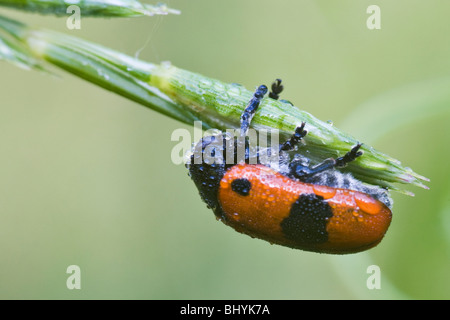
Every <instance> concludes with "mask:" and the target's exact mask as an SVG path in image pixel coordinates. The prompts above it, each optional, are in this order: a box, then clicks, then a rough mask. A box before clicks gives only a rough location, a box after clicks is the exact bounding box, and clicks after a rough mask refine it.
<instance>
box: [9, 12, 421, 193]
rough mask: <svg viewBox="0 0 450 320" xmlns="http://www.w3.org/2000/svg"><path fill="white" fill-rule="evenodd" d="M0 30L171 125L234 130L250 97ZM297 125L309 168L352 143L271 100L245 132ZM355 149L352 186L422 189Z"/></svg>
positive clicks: (50, 37) (384, 161)
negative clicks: (356, 180)
mask: <svg viewBox="0 0 450 320" xmlns="http://www.w3.org/2000/svg"><path fill="white" fill-rule="evenodd" d="M0 28H3V29H4V30H5V31H6V32H8V33H10V34H11V35H12V36H13V37H14V38H16V39H18V40H19V41H20V42H21V43H22V44H23V45H24V46H25V47H26V48H27V50H29V51H30V52H31V53H32V54H33V55H34V56H36V57H38V58H39V59H42V60H46V61H48V62H50V63H52V64H54V65H57V66H59V67H60V68H62V69H64V70H66V71H68V72H71V73H73V74H75V75H77V76H79V77H81V78H83V79H86V80H88V81H90V82H92V83H95V84H97V85H99V86H101V87H103V88H105V89H108V90H111V91H113V92H115V93H118V94H120V95H122V96H124V97H127V98H129V99H131V100H134V101H136V102H138V103H140V104H142V105H145V106H147V107H149V108H152V109H154V110H156V111H158V112H160V113H163V114H165V115H167V116H169V117H172V118H174V119H176V120H178V121H181V122H184V123H187V124H191V125H192V124H193V122H194V121H196V120H200V121H202V123H203V127H204V128H205V129H206V128H217V129H219V130H226V129H229V128H238V127H239V124H240V115H241V113H242V111H243V110H244V108H245V107H246V105H247V103H248V101H249V100H250V98H251V97H252V94H253V92H252V91H250V90H247V89H246V88H244V87H243V86H239V85H236V84H228V83H224V82H222V81H219V80H216V79H212V78H209V77H206V76H203V75H200V74H197V73H194V72H190V71H187V70H183V69H180V68H177V67H175V66H173V65H171V64H170V63H162V64H160V65H157V64H153V63H149V62H144V61H140V60H138V59H134V58H132V57H129V56H126V55H124V54H122V53H119V52H117V51H114V50H111V49H108V48H105V47H102V46H99V45H96V44H93V43H90V42H87V41H84V40H82V39H79V38H76V37H70V36H67V35H64V34H60V33H55V32H51V31H46V30H40V29H31V28H28V27H27V26H25V25H23V24H21V23H19V22H16V21H13V20H10V19H7V18H4V17H0ZM257 85H259V83H258V84H257ZM302 121H305V122H306V123H307V125H306V129H307V130H308V135H307V136H306V137H305V141H306V143H307V144H308V150H307V151H304V150H301V149H302V148H300V150H299V152H304V153H305V152H307V155H308V157H309V158H311V159H312V161H313V162H314V161H315V162H319V161H321V160H323V159H325V158H327V157H337V156H340V155H343V154H344V153H345V152H347V151H348V150H350V149H351V148H352V147H353V146H354V145H355V144H357V143H358V142H359V141H358V140H357V139H355V138H354V137H352V136H350V135H349V134H347V133H345V132H343V131H341V130H339V129H338V128H336V127H334V126H332V125H331V124H329V123H327V122H324V121H321V120H319V119H317V118H315V117H314V116H313V115H311V114H309V113H307V112H305V111H303V110H300V109H298V108H296V107H294V106H292V105H290V104H288V103H285V102H282V101H279V100H273V99H271V98H265V99H263V101H262V103H261V106H260V107H259V109H258V111H257V112H256V114H255V116H254V118H253V120H252V126H253V127H254V128H255V129H257V130H261V129H277V130H279V131H280V134H281V136H282V137H284V138H285V137H288V136H290V135H291V134H292V132H294V130H295V128H296V127H297V126H298V125H300V123H301V122H302ZM361 149H362V150H363V151H364V156H363V157H360V158H358V159H357V160H356V161H354V162H352V163H351V164H350V165H349V166H348V167H347V168H346V170H347V171H349V172H352V173H353V174H354V175H355V176H356V177H357V178H359V179H361V180H362V181H365V182H367V183H370V184H375V185H379V186H382V187H389V188H391V189H394V190H399V191H404V190H403V189H400V188H399V187H397V186H396V185H394V184H396V183H400V184H412V185H416V186H419V187H424V188H426V187H425V186H424V184H423V183H422V181H426V180H427V179H426V178H425V177H423V176H421V175H419V174H417V173H415V172H414V171H413V170H411V169H410V168H408V167H404V166H402V165H401V163H400V161H398V160H396V159H394V158H392V157H390V156H388V155H386V154H384V153H382V152H380V151H377V150H375V149H374V148H372V147H371V146H370V145H368V144H363V146H362V148H361ZM404 192H407V191H404Z"/></svg>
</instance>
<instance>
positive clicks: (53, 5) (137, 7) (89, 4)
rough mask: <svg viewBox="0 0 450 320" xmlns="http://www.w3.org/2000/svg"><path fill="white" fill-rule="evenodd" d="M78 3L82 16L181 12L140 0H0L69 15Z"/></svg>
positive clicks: (31, 9) (0, 3)
mask: <svg viewBox="0 0 450 320" xmlns="http://www.w3.org/2000/svg"><path fill="white" fill-rule="evenodd" d="M72 4H73V5H77V6H78V7H79V8H80V10H81V16H85V17H87V16H90V17H138V16H153V15H166V14H180V11H178V10H175V9H171V8H169V7H167V5H165V4H162V3H161V4H157V5H151V4H142V3H141V2H140V1H138V0H84V1H63V0H0V6H4V7H9V8H14V9H19V10H24V11H29V12H37V13H41V14H53V15H57V16H67V7H69V6H70V5H72Z"/></svg>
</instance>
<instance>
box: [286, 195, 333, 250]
mask: <svg viewBox="0 0 450 320" xmlns="http://www.w3.org/2000/svg"><path fill="white" fill-rule="evenodd" d="M332 216H333V212H332V210H331V207H330V206H329V204H328V203H327V202H326V201H324V200H323V197H321V196H318V195H315V194H302V195H300V197H299V198H298V199H297V201H295V203H294V204H293V205H292V208H291V212H290V214H289V216H288V217H287V218H285V219H284V220H283V221H282V222H281V228H282V230H283V233H284V235H285V237H286V238H287V239H290V240H294V241H296V242H297V243H299V244H301V243H324V242H327V240H328V233H327V229H326V228H327V223H328V220H329V219H330V218H331V217H332Z"/></svg>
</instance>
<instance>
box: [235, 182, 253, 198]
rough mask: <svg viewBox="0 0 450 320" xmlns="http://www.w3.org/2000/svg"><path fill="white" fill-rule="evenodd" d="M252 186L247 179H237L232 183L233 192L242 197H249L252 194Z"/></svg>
mask: <svg viewBox="0 0 450 320" xmlns="http://www.w3.org/2000/svg"><path fill="white" fill-rule="evenodd" d="M251 188H252V184H251V183H250V181H248V180H247V179H244V178H242V179H236V180H233V181H232V182H231V190H233V191H234V192H236V193H238V194H240V195H241V196H248V195H249V194H250V189H251Z"/></svg>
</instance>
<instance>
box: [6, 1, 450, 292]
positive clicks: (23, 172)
mask: <svg viewBox="0 0 450 320" xmlns="http://www.w3.org/2000/svg"><path fill="white" fill-rule="evenodd" d="M166 3H167V4H168V5H169V6H171V7H173V8H176V9H180V10H181V11H182V14H181V15H180V16H175V15H171V16H165V17H160V16H158V17H147V18H135V19H99V20H97V19H92V18H91V19H88V18H86V19H83V20H82V29H81V30H72V31H71V30H68V29H67V28H66V25H65V19H64V18H59V19H58V18H54V17H44V16H40V15H34V14H22V13H18V12H16V11H13V10H6V9H0V13H1V14H6V15H8V16H10V17H13V18H17V19H19V20H21V21H23V22H26V23H27V24H29V25H34V26H42V27H48V28H50V29H54V30H59V31H62V32H66V33H68V34H72V35H75V36H78V37H81V38H84V39H88V40H91V41H94V42H97V43H100V44H103V45H106V46H108V47H112V48H114V49H117V50H119V51H122V52H124V53H127V54H130V55H135V54H136V53H137V52H139V57H140V58H141V59H144V60H148V61H151V62H157V63H159V62H161V61H166V60H169V61H171V62H172V63H173V64H174V65H176V66H178V67H181V68H184V69H187V70H190V71H195V72H199V73H202V74H204V75H206V76H210V77H213V78H217V79H220V80H223V81H227V82H238V83H241V84H243V85H245V86H246V87H247V88H249V89H252V88H254V87H255V86H257V85H259V84H261V83H266V84H268V83H270V82H271V81H272V80H273V79H275V78H276V77H280V78H282V79H283V81H284V83H285V92H284V95H283V98H286V99H288V100H290V101H292V102H293V103H294V104H295V105H296V106H298V107H301V108H303V109H304V110H306V111H308V112H311V113H313V114H314V115H315V116H316V117H318V118H320V119H322V120H333V122H334V124H335V126H337V127H339V128H341V129H343V130H344V131H347V132H349V133H350V134H352V135H353V136H355V137H357V138H358V139H359V140H361V141H363V142H365V143H369V144H372V145H373V146H374V147H375V148H377V149H379V150H381V151H383V152H385V153H388V154H389V155H391V156H393V157H395V158H398V159H400V160H401V161H402V163H403V164H404V165H406V166H410V167H412V168H413V169H414V170H415V171H416V172H418V173H420V174H422V175H425V176H426V177H428V178H430V179H431V182H430V183H429V184H428V185H429V186H430V188H431V189H430V190H421V189H418V188H413V189H411V191H413V192H414V193H415V194H416V196H415V197H408V196H405V195H401V194H393V197H394V200H395V204H394V211H393V214H394V216H393V221H392V225H391V227H390V229H389V231H388V233H387V235H386V237H385V239H384V240H383V241H382V242H381V244H380V245H379V246H378V247H376V248H374V249H372V250H370V251H368V252H365V253H360V254H355V255H348V256H331V255H322V254H315V253H308V252H302V251H298V250H292V249H288V248H285V247H280V246H275V245H273V246H272V245H270V244H268V243H266V242H264V241H261V240H255V239H251V238H249V237H247V236H244V235H241V234H238V233H236V232H235V231H234V230H232V229H231V228H228V227H226V226H224V225H223V224H222V223H220V222H217V221H216V220H215V218H214V216H213V213H212V212H211V211H210V210H208V209H207V208H206V206H205V205H204V204H203V203H202V201H201V200H200V197H199V196H198V194H197V190H196V189H195V187H194V185H193V183H192V182H191V181H190V179H189V177H188V176H187V171H186V169H185V168H184V166H183V165H174V164H173V163H172V162H171V158H170V154H171V149H172V148H173V146H174V145H175V144H176V142H172V141H171V139H170V137H171V133H172V132H173V130H175V129H177V128H180V127H181V128H187V129H189V130H191V128H190V127H188V126H184V125H180V123H177V122H176V121H174V120H172V119H169V118H166V117H164V116H163V115H160V114H157V113H156V112H154V111H151V110H148V109H146V108H144V107H142V106H139V105H137V104H135V103H133V102H130V101H127V100H125V99H124V98H122V97H119V96H117V95H115V94H113V93H110V92H108V91H105V90H103V89H100V88H98V87H96V86H94V85H92V84H90V83H87V82H85V81H83V80H80V79H78V78H76V77H74V76H72V75H69V74H67V73H65V72H63V71H60V70H56V69H55V71H57V73H58V74H59V75H60V77H53V76H47V75H43V74H40V73H38V72H27V71H24V70H21V69H18V68H16V67H15V66H12V65H9V64H7V63H5V62H1V63H0V92H1V103H0V115H1V116H0V154H1V157H0V217H1V223H0V255H1V256H0V298H2V299H110V298H114V299H372V298H373V299H379V298H380V299H395V298H406V299H409V298H411V299H419V298H420V299H432V298H437V299H448V298H450V277H449V276H448V273H449V271H450V270H449V266H450V182H449V177H450V174H449V173H450V169H449V165H448V157H449V156H450V148H449V142H450V126H449V125H448V124H449V122H450V90H449V89H450V59H449V57H450V39H449V34H450V24H449V23H448V16H449V14H450V2H447V1H442V0H431V1H422V0H417V1H412V0H408V1H406V0H403V1H387V0H377V1H363V0H360V1H354V0H340V1H325V0H322V1H312V0H308V1H307V0H302V1H293V0H291V1H284V0H282V1H276V2H274V1H266V0H258V1H256V0H245V1H242V0H239V1H238V0H227V1H207V0H189V1H181V0H171V1H168V2H166ZM371 4H377V5H379V6H380V8H381V30H369V29H368V28H367V27H366V20H367V18H368V17H369V14H367V13H366V9H367V7H368V6H369V5H371ZM72 264H75V265H78V266H80V268H81V290H68V289H67V287H66V279H67V277H68V274H66V268H67V267H68V266H69V265H72ZM372 264H376V265H378V266H379V267H380V270H381V289H380V290H369V289H368V288H367V287H366V280H367V278H368V276H369V275H368V274H367V273H366V270H367V267H368V266H369V265H372Z"/></svg>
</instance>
